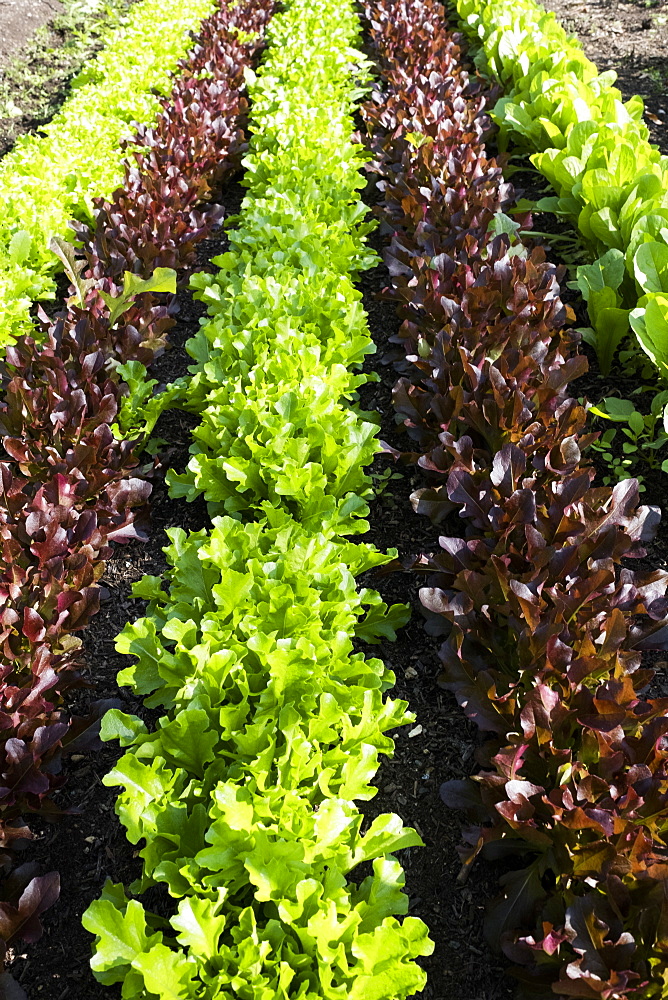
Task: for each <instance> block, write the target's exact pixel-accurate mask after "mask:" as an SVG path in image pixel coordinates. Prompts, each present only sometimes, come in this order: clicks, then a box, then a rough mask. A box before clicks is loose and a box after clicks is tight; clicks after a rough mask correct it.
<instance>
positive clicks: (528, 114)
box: [456, 0, 668, 377]
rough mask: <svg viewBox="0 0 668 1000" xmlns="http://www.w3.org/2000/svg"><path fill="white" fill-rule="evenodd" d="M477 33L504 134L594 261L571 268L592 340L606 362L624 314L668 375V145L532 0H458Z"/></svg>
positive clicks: (622, 331)
mask: <svg viewBox="0 0 668 1000" xmlns="http://www.w3.org/2000/svg"><path fill="white" fill-rule="evenodd" d="M456 9H457V13H458V15H459V17H460V19H461V21H462V24H463V27H464V28H465V30H466V31H467V33H469V34H470V35H471V36H472V37H474V38H475V39H476V40H477V41H478V42H479V43H480V45H481V49H480V52H479V57H478V64H479V67H480V68H481V69H483V71H485V72H489V73H491V75H492V76H494V77H495V78H496V79H498V80H499V81H500V83H501V84H502V86H503V88H504V93H505V96H504V97H502V98H501V99H500V100H499V101H498V103H497V104H496V107H495V108H494V117H495V119H496V120H497V121H498V123H499V125H500V129H501V139H502V143H503V142H505V143H507V142H508V140H511V141H512V143H513V144H514V145H517V146H520V147H523V148H526V149H529V150H531V151H533V155H532V157H531V160H532V162H533V163H534V165H535V166H536V167H537V168H538V170H539V171H540V172H541V173H542V174H543V175H544V176H545V177H546V178H547V179H548V180H549V182H550V184H551V185H552V187H553V188H554V189H555V191H556V193H557V197H555V198H550V199H544V200H543V202H539V206H541V207H545V208H547V209H549V210H551V211H554V212H556V213H557V214H560V215H562V216H565V217H567V218H569V219H570V220H572V221H574V222H575V224H576V225H577V228H578V230H579V232H580V234H581V236H582V238H583V240H584V242H585V244H586V246H587V248H588V249H589V250H590V251H591V253H592V255H593V256H594V257H596V258H597V259H596V262H595V263H594V264H591V265H585V266H583V267H581V268H580V269H579V273H578V283H579V285H580V288H581V290H582V292H583V295H584V297H585V299H586V300H587V304H588V309H589V316H590V321H591V325H592V330H593V331H594V333H593V338H592V339H593V340H594V342H595V344H596V348H597V351H598V354H599V359H600V362H601V367H602V369H603V371H604V372H607V371H609V369H610V365H611V362H612V358H613V355H614V352H615V350H616V349H617V347H618V346H619V344H620V343H621V342H622V340H623V338H624V337H625V336H626V334H627V333H628V332H629V323H630V325H631V327H632V329H633V331H634V333H635V335H636V337H637V339H638V341H639V343H640V345H641V346H642V348H643V350H644V351H645V352H646V353H647V354H648V355H649V357H650V358H651V359H652V360H653V361H654V362H655V364H656V365H657V367H658V369H659V372H660V374H661V375H662V376H663V377H668V157H666V156H662V155H661V154H660V153H659V151H658V149H657V148H656V146H654V145H652V144H650V143H649V141H648V136H649V132H648V129H647V126H646V125H645V123H644V121H643V118H642V115H643V102H642V99H641V98H640V97H637V96H636V97H633V98H631V99H630V100H629V101H626V102H623V101H622V99H621V94H620V92H619V90H618V89H617V88H616V87H614V86H613V84H614V81H615V77H616V74H615V73H614V71H609V72H606V73H599V71H598V69H597V67H596V66H595V65H594V63H592V62H591V61H590V60H589V59H587V57H586V56H585V54H584V52H583V51H582V49H581V47H580V44H579V42H578V41H577V40H576V39H575V38H573V36H571V35H569V34H567V32H566V31H565V30H564V28H563V27H562V26H561V25H560V23H559V22H558V20H557V19H556V17H555V16H554V14H552V13H548V12H546V11H545V10H544V9H543V8H542V7H541V6H539V5H538V4H537V3H535V2H534V0H484V2H482V0H456Z"/></svg>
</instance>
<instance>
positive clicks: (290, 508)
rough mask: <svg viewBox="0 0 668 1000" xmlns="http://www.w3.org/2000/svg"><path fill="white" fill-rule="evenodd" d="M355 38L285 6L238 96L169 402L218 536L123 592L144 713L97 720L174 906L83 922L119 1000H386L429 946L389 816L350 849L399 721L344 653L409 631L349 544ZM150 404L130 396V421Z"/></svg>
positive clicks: (306, 5) (123, 898)
mask: <svg viewBox="0 0 668 1000" xmlns="http://www.w3.org/2000/svg"><path fill="white" fill-rule="evenodd" d="M358 33H359V24H358V21H357V17H356V15H355V12H354V10H353V8H352V3H346V4H341V3H340V0H316V2H315V3H314V2H313V0H292V2H290V3H287V4H286V9H285V10H284V12H283V13H282V14H280V15H279V16H278V17H276V18H275V19H274V21H273V22H272V23H271V24H270V29H269V33H268V34H269V39H270V46H269V50H268V58H267V59H266V61H265V63H264V65H263V67H262V69H261V71H260V72H259V74H258V76H257V78H253V77H250V78H249V91H250V94H251V97H252V100H253V104H252V108H253V112H252V115H253V117H252V126H253V129H254V132H253V137H252V141H251V148H250V153H249V155H248V157H247V159H246V161H245V163H246V168H247V182H248V187H249V194H248V196H247V197H246V199H245V200H244V203H243V205H242V209H241V214H240V216H239V218H238V219H237V220H236V223H237V228H236V229H233V230H232V231H231V232H230V250H229V251H228V252H227V253H225V254H223V255H222V256H221V257H219V258H217V261H216V263H217V264H218V266H219V268H220V270H219V273H218V274H217V275H215V276H212V275H205V274H202V275H198V276H196V277H195V278H194V279H193V285H194V287H195V288H196V289H197V292H198V295H199V297H200V298H202V299H203V300H204V301H205V302H207V304H208V309H209V316H208V318H207V319H206V320H205V321H204V323H203V325H202V327H201V329H200V332H199V334H198V336H197V337H196V338H194V340H193V341H192V342H191V343H190V345H189V350H190V352H191V354H192V357H193V358H194V360H195V362H196V363H195V365H194V366H193V369H192V373H193V380H192V383H191V385H190V387H189V391H188V393H187V395H186V394H183V393H182V394H180V395H179V393H178V391H175V390H174V387H170V388H169V389H168V390H167V392H168V393H171V394H172V395H171V396H170V399H169V401H168V405H174V404H175V403H177V402H178V403H179V405H182V406H185V407H187V408H189V409H191V410H192V411H193V412H196V413H198V414H199V415H200V416H201V423H200V426H199V427H198V428H197V429H196V431H195V433H194V440H193V445H192V449H191V450H192V458H191V461H190V463H189V466H188V470H187V472H186V474H185V475H183V476H177V475H172V476H171V477H170V483H171V492H172V495H173V496H186V497H187V498H188V499H192V498H194V497H195V496H197V495H199V494H204V496H205V497H206V498H207V500H208V501H209V504H210V508H211V511H212V513H214V514H224V515H225V516H219V517H216V518H215V520H214V527H213V530H212V531H211V532H207V531H205V530H203V531H200V532H194V533H191V534H190V535H186V534H185V532H183V531H181V530H180V529H173V530H171V531H170V532H169V535H170V545H169V546H168V547H167V548H166V549H165V552H166V555H167V559H168V563H169V566H170V569H169V571H168V573H167V574H166V579H160V578H156V577H146V578H144V580H142V581H141V582H140V584H138V585H137V586H136V587H135V591H134V592H135V596H137V597H144V598H146V599H148V601H149V605H148V611H147V614H146V616H145V617H144V618H143V619H141V620H140V621H138V622H135V623H134V624H131V625H128V626H127V627H126V628H125V629H124V631H123V632H122V633H121V635H120V636H119V638H118V649H119V651H120V652H122V653H126V654H129V655H132V656H133V657H134V661H133V663H132V665H130V666H128V667H127V668H126V669H125V670H123V671H122V672H121V674H120V675H119V682H120V683H121V684H127V685H129V686H131V687H132V689H133V690H134V692H135V693H136V694H139V695H142V696H145V699H146V705H147V706H149V707H153V708H162V710H163V714H162V716H161V717H160V718H159V719H158V722H157V723H156V725H155V727H154V728H153V729H152V730H149V729H148V728H147V727H146V726H145V725H144V724H143V723H142V722H141V721H140V720H139V719H138V718H136V717H134V716H130V715H126V714H124V713H122V712H119V711H112V712H110V713H108V715H107V716H106V718H105V721H104V724H103V736H104V737H105V738H107V739H114V738H115V739H118V740H119V742H120V743H121V744H122V745H123V746H124V747H126V748H127V752H126V753H125V755H124V756H123V757H122V758H121V759H120V760H119V762H118V763H117V765H116V767H115V768H114V769H113V771H112V772H111V773H110V774H109V775H108V776H107V777H106V778H105V782H106V783H107V784H108V785H112V786H118V787H119V788H120V789H121V791H120V794H119V798H118V802H117V812H118V815H119V817H120V818H121V821H122V822H123V824H124V826H125V827H126V829H127V833H128V838H129V839H130V841H131V842H132V843H136V844H140V843H141V848H140V850H139V856H140V857H141V859H142V862H143V872H142V876H141V878H140V879H139V880H138V881H137V882H136V883H134V884H133V885H132V886H130V890H131V891H132V892H133V893H142V892H144V891H146V890H148V889H149V888H151V887H153V886H156V885H157V886H162V887H166V890H167V891H168V893H169V894H170V895H171V896H172V898H173V899H174V901H175V904H174V910H173V911H172V916H171V917H170V919H169V920H164V919H161V918H159V917H158V916H157V915H156V914H153V913H151V912H149V911H148V910H147V909H146V908H145V906H144V904H143V903H142V902H140V901H139V900H136V899H132V898H129V897H128V895H127V894H126V892H125V889H124V888H123V887H122V886H120V885H112V884H108V885H107V886H106V887H105V890H104V892H103V894H102V897H101V899H99V900H97V901H95V902H94V903H93V904H92V905H91V906H90V907H89V909H88V911H87V912H86V914H85V915H84V925H85V926H86V927H87V928H88V930H90V931H91V932H92V933H93V934H95V936H96V941H95V946H94V957H93V962H92V966H93V970H94V972H95V975H96V977H97V978H98V979H99V980H100V981H101V982H103V983H116V982H120V983H122V984H123V986H122V995H123V997H127V998H130V997H132V998H146V1000H148V998H149V997H151V998H152V997H154V996H157V997H161V998H165V1000H167V998H169V1000H173V998H184V1000H185V998H189V997H195V996H197V997H200V998H207V1000H209V998H210V1000H213V998H216V997H221V998H222V997H224V996H231V995H239V996H248V997H251V996H252V997H254V998H255V1000H280V998H283V1000H288V998H291V1000H292V998H296V997H300V998H302V1000H321V998H322V1000H338V998H340V997H343V996H346V997H351V998H354V1000H403V998H405V997H406V996H408V995H410V994H412V993H414V992H416V991H418V990H420V989H421V988H422V987H423V986H424V983H425V979H426V977H425V974H424V972H423V971H422V970H421V969H420V968H419V967H418V966H417V965H416V963H415V959H416V958H417V957H418V956H420V955H427V954H430V953H431V951H432V950H433V945H432V942H431V941H430V940H429V939H428V937H427V929H426V927H425V925H424V924H423V923H422V921H420V920H417V919H415V918H412V917H405V918H404V919H403V920H402V921H400V920H398V919H397V918H398V917H400V916H403V915H404V914H405V913H406V912H407V908H408V901H407V898H406V896H405V895H404V893H403V882H404V880H403V872H402V870H401V866H400V865H399V863H398V862H397V861H396V860H395V858H394V857H393V856H392V853H393V852H394V851H398V850H400V849H403V848H406V847H410V846H413V845H419V844H421V840H420V838H419V836H418V835H417V833H415V831H413V830H410V829H405V828H404V827H403V825H402V823H401V821H400V819H399V818H398V817H397V816H394V815H391V814H386V815H381V816H378V817H376V818H375V819H374V820H373V822H372V823H371V824H370V825H369V826H368V828H367V829H366V830H365V832H362V825H363V815H362V813H361V812H360V810H359V808H358V805H357V804H356V803H357V801H359V800H361V801H364V800H368V799H370V798H372V797H373V795H374V794H375V788H374V787H373V786H372V784H371V779H372V778H373V776H374V775H375V773H376V770H377V767H378V758H379V755H380V754H389V753H391V752H392V749H393V741H392V739H391V738H390V737H389V736H388V735H387V732H388V731H389V730H390V729H392V728H394V727H396V726H398V725H403V724H405V723H406V722H408V721H410V720H411V719H412V716H411V715H410V714H409V713H408V712H407V711H406V704H405V703H404V702H401V701H394V700H391V699H388V698H386V697H385V695H386V692H387V690H388V689H389V688H390V687H391V686H392V684H393V683H394V677H393V675H392V672H391V671H390V670H389V669H388V668H386V667H385V665H384V664H383V662H382V661H381V660H378V659H374V658H369V659H367V657H366V656H365V655H364V654H363V653H361V652H358V651H356V648H355V643H359V642H360V641H365V642H373V641H377V640H378V639H379V638H380V637H386V638H390V639H391V638H393V637H394V629H395V628H397V627H399V625H401V624H403V623H404V622H405V620H406V609H405V608H404V607H402V606H396V605H395V606H394V607H391V608H387V607H386V605H385V604H384V603H383V601H382V600H381V598H380V596H379V595H378V594H377V593H375V592H374V591H371V590H367V589H361V590H358V588H357V587H356V584H355V577H356V576H358V575H359V574H361V573H363V572H365V571H368V570H370V569H372V568H374V567H376V566H380V565H382V564H384V563H387V562H389V561H391V559H393V558H394V557H395V556H396V552H390V553H388V554H387V555H384V554H382V553H379V552H378V551H377V550H375V549H374V548H373V547H372V546H369V545H365V544H358V543H354V542H352V541H349V540H347V539H346V537H345V536H346V535H348V534H355V533H356V532H359V531H364V530H365V528H366V523H365V521H364V520H363V518H364V515H365V513H366V511H367V506H366V499H367V497H368V496H370V479H369V477H368V476H367V475H366V474H365V472H364V468H363V467H364V465H365V464H367V463H369V462H370V461H371V459H372V458H373V456H374V454H375V452H376V451H377V449H378V445H377V443H376V441H375V436H374V435H375V431H376V425H375V422H374V421H373V420H372V419H371V418H370V415H367V414H363V413H361V412H358V410H357V409H356V407H355V405H354V403H355V394H356V390H357V388H358V386H359V385H360V384H361V383H362V382H363V381H364V380H365V378H366V376H362V375H354V374H351V371H350V369H351V368H354V367H359V366H360V365H361V363H362V362H363V360H364V358H365V355H366V354H368V353H370V351H371V350H372V344H371V340H370V337H369V333H368V329H367V326H366V318H365V315H364V312H363V309H362V307H361V304H360V298H361V296H360V294H359V292H357V291H356V289H355V287H354V285H353V278H354V277H355V275H356V273H357V272H358V271H359V270H361V269H362V268H365V267H368V266H369V265H370V264H371V263H373V262H374V261H375V257H374V255H372V254H371V253H370V252H369V251H368V249H367V248H366V245H365V239H364V238H365V235H366V233H367V232H368V231H369V228H370V226H369V224H368V223H367V222H366V221H365V219H364V217H365V214H366V209H365V208H364V206H363V205H362V203H361V202H360V199H359V196H358V194H357V192H358V189H359V188H361V187H363V185H364V181H363V179H362V178H361V176H360V173H359V167H360V165H361V162H362V158H361V155H360V150H359V147H358V146H356V145H355V144H354V143H352V142H351V141H350V136H351V133H352V131H353V122H352V117H351V115H352V112H353V110H354V104H355V100H356V97H357V96H358V95H359V93H360V90H359V89H358V87H359V83H357V84H356V83H355V82H354V79H355V80H357V81H362V82H366V80H367V78H368V65H367V64H366V61H365V60H364V58H363V56H362V55H361V54H360V52H359V51H358V50H357V49H356V48H355V47H354V46H355V44H356V43H357V41H358ZM157 399H158V403H157V404H156V403H154V401H147V402H146V403H144V402H143V401H142V398H141V393H140V392H135V393H134V400H133V404H132V413H131V417H132V421H134V422H135V423H136V422H141V420H142V419H143V418H142V413H143V412H144V413H145V419H146V421H147V422H148V421H149V420H150V419H152V417H153V415H154V410H155V406H156V405H157V406H160V405H161V403H160V402H159V401H160V397H157ZM149 404H151V406H152V407H153V409H151V408H150V406H149ZM230 515H232V516H230ZM241 516H243V518H244V521H243V523H242V521H241V519H240V518H241ZM253 518H256V519H257V520H253ZM365 862H367V863H370V864H369V871H370V873H369V874H368V875H367V876H366V877H365V878H364V879H363V880H362V881H361V882H360V883H359V884H358V881H357V880H356V879H355V878H354V877H351V873H352V872H353V870H354V869H355V868H356V867H357V866H358V865H359V864H362V863H365Z"/></svg>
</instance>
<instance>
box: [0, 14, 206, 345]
mask: <svg viewBox="0 0 668 1000" xmlns="http://www.w3.org/2000/svg"><path fill="white" fill-rule="evenodd" d="M215 6H216V4H215V2H214V0H140V2H139V3H137V4H136V5H135V6H133V7H132V8H131V10H130V12H129V14H128V17H127V20H126V22H125V23H124V24H123V26H121V27H119V28H117V30H116V31H115V32H114V34H113V36H112V37H111V39H110V40H109V43H108V45H107V46H106V47H105V48H104V49H103V50H102V51H101V52H100V53H99V55H98V56H97V57H96V58H95V59H92V60H91V61H90V62H89V63H88V65H87V66H86V67H85V68H84V69H83V70H82V71H81V72H80V73H79V74H78V76H77V77H76V78H75V79H74V81H73V82H72V83H71V84H70V87H71V95H70V97H69V98H68V99H67V100H66V102H65V104H64V105H63V107H62V109H61V111H60V112H59V113H58V114H57V115H56V116H55V118H54V119H53V120H52V121H51V122H50V123H49V124H47V125H45V126H44V127H43V129H42V130H41V132H42V134H39V135H32V134H31V135H24V136H22V137H21V138H19V139H18V141H17V143H16V145H15V147H14V149H13V150H12V151H11V152H10V153H8V154H7V155H6V156H5V157H3V159H2V161H1V162H0V195H1V197H0V202H1V208H0V316H1V317H2V330H1V331H0V345H3V346H4V345H6V344H11V343H12V342H13V341H14V340H15V339H16V337H17V336H18V335H19V334H21V333H24V334H29V333H32V332H33V331H34V327H33V323H32V320H31V316H30V306H31V303H32V302H34V301H36V300H39V299H44V298H53V295H54V289H55V283H54V279H53V276H54V272H56V271H57V270H59V269H60V266H61V265H60V262H59V260H58V258H57V257H56V256H54V254H53V253H52V252H51V248H50V246H49V241H50V238H51V237H52V236H53V235H58V236H60V237H65V236H66V235H67V230H68V224H69V221H70V219H72V218H73V217H74V218H78V219H82V220H86V221H88V222H91V223H92V221H93V212H92V200H93V198H95V197H96V196H99V197H105V198H108V197H110V196H111V193H112V192H113V191H114V189H115V188H116V187H118V185H119V184H122V183H123V151H122V148H121V145H120V141H121V139H122V138H123V137H125V136H127V135H128V134H129V133H131V132H132V130H133V122H134V123H136V122H150V121H151V120H152V119H153V118H154V117H155V116H156V115H157V114H158V113H159V112H160V107H161V103H160V96H159V95H161V94H162V95H167V94H169V91H170V88H171V73H170V71H171V69H172V68H173V67H174V66H175V65H176V63H177V62H178V60H179V59H180V58H181V57H182V56H183V55H185V53H186V51H187V49H188V32H189V31H192V30H195V29H197V28H198V26H199V24H200V22H201V20H202V19H203V18H204V17H206V16H207V15H208V14H210V13H211V12H212V11H213V10H214V8H215Z"/></svg>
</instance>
